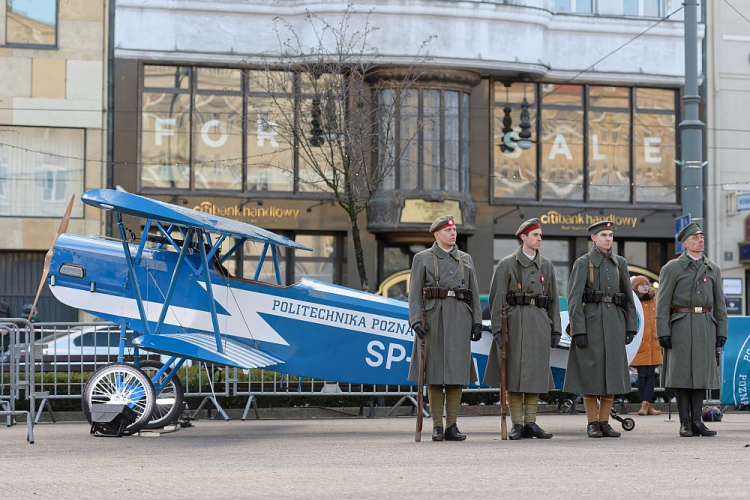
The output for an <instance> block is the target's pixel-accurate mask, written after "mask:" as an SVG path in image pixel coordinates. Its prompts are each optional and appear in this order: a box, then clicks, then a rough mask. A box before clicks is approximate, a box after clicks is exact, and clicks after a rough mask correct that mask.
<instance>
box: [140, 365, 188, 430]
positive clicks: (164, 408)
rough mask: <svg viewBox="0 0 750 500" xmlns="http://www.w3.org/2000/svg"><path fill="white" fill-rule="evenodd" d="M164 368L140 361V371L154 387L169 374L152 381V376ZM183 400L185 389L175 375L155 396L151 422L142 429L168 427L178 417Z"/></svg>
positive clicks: (169, 370)
mask: <svg viewBox="0 0 750 500" xmlns="http://www.w3.org/2000/svg"><path fill="white" fill-rule="evenodd" d="M162 366H164V364H163V363H160V362H159V361H141V366H140V368H141V371H142V372H143V373H145V374H146V375H147V376H148V378H150V379H151V382H152V383H153V384H154V386H157V385H159V383H160V382H161V381H162V380H164V379H166V378H167V375H169V373H170V372H171V369H168V370H167V371H165V372H164V374H163V375H162V376H161V377H159V379H158V380H154V376H155V375H156V374H157V373H158V372H159V370H161V367H162ZM184 398H185V389H184V388H183V386H182V381H180V378H179V377H178V376H177V375H175V376H174V377H172V380H170V381H169V383H168V384H167V385H165V386H164V388H163V389H162V390H161V392H160V393H158V394H157V395H156V407H155V408H154V413H153V414H152V415H151V420H149V422H148V423H147V424H146V425H145V426H144V429H161V428H162V427H164V426H165V425H169V424H171V423H172V422H174V421H175V420H177V417H179V416H180V412H182V408H183V400H184Z"/></svg>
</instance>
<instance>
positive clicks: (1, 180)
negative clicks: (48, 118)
mask: <svg viewBox="0 0 750 500" xmlns="http://www.w3.org/2000/svg"><path fill="white" fill-rule="evenodd" d="M0 143H2V144H3V145H2V146H0V214H1V215H2V216H10V217H61V216H62V214H63V213H65V209H66V208H67V206H68V203H69V201H70V198H71V196H73V195H74V194H80V193H82V192H83V186H84V165H85V161H86V160H85V144H86V133H85V131H84V130H81V129H64V128H45V127H10V126H6V125H0ZM38 151H41V152H38ZM82 216H83V207H82V205H81V204H80V203H76V204H74V207H73V217H82Z"/></svg>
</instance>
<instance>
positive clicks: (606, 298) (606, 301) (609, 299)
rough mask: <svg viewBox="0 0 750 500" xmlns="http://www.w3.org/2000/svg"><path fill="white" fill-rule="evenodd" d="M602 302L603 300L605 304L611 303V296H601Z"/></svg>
mask: <svg viewBox="0 0 750 500" xmlns="http://www.w3.org/2000/svg"><path fill="white" fill-rule="evenodd" d="M602 302H605V303H607V304H611V303H612V297H608V296H606V295H605V296H604V297H602Z"/></svg>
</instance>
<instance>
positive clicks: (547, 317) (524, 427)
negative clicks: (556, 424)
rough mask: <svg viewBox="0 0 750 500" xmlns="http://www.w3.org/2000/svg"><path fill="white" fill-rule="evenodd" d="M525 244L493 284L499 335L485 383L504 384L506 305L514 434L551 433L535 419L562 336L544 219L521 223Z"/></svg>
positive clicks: (539, 435)
mask: <svg viewBox="0 0 750 500" xmlns="http://www.w3.org/2000/svg"><path fill="white" fill-rule="evenodd" d="M516 237H518V238H519V239H520V240H521V246H519V247H518V249H517V250H516V251H515V252H513V253H512V254H510V255H508V256H507V257H505V258H503V259H502V260H500V262H498V263H497V266H496V267H495V272H494V274H493V275H492V284H491V285H490V306H491V307H492V333H493V334H494V336H495V342H493V344H492V347H491V350H490V356H489V360H488V362H487V370H486V371H485V375H484V383H485V384H487V385H491V386H493V387H498V386H499V384H500V345H501V335H500V334H501V323H502V312H503V308H504V307H506V305H507V324H508V345H507V365H506V366H507V376H506V382H507V390H508V402H509V406H510V417H511V420H512V422H513V428H512V429H511V432H510V434H509V437H510V439H511V440H517V439H522V438H538V439H549V438H551V437H552V434H550V433H548V432H545V431H544V430H542V429H541V428H540V427H539V426H538V425H537V424H536V413H537V403H538V401H539V395H540V394H542V393H544V394H546V393H547V392H549V390H550V389H552V388H554V382H553V380H552V373H551V371H550V367H549V366H550V351H551V349H552V348H553V347H556V346H557V344H558V343H559V342H560V336H561V334H562V333H561V328H560V301H559V300H558V297H557V280H556V279H555V267H554V266H553V265H552V263H551V262H550V261H549V259H547V258H546V257H544V256H542V254H541V253H540V251H539V249H540V246H541V244H542V225H541V222H540V221H539V219H529V220H527V221H525V222H524V223H523V224H521V226H520V227H519V228H518V231H517V232H516Z"/></svg>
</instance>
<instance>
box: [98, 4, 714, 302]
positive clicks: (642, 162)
mask: <svg viewBox="0 0 750 500" xmlns="http://www.w3.org/2000/svg"><path fill="white" fill-rule="evenodd" d="M345 8H346V3H345V2H338V1H331V0H328V1H319V2H309V1H306V2H303V1H288V2H276V3H269V2H261V1H252V0H251V1H245V0H243V1H231V0H230V1H223V2H213V3H208V2H193V1H179V2H178V1H170V0H163V1H160V2H145V3H144V2H141V1H136V0H120V1H118V2H117V9H116V30H115V51H114V53H115V62H114V66H115V89H114V91H115V127H114V129H113V135H114V170H113V175H112V177H111V179H110V181H109V182H110V186H111V187H114V186H118V185H119V186H121V187H122V188H124V189H127V190H128V191H131V192H137V193H141V194H146V195H149V196H154V197H157V198H160V199H163V200H167V201H171V202H174V203H179V204H183V205H185V206H188V207H191V208H198V209H200V210H204V211H208V212H211V213H216V214H219V215H224V216H228V217H233V218H237V219H239V220H243V221H246V222H250V223H253V224H256V225H260V226H262V227H266V228H268V229H271V230H274V231H276V232H279V233H281V234H285V235H289V236H291V237H294V238H295V239H297V240H298V241H302V242H304V243H305V244H307V245H309V246H311V247H312V248H314V251H313V252H312V254H308V255H285V256H284V259H283V273H285V277H286V282H287V283H291V282H294V281H296V280H298V279H299V278H300V277H302V276H311V277H315V278H318V279H323V280H326V281H332V282H335V283H340V284H344V285H348V286H352V287H359V278H358V274H357V272H356V264H355V262H354V258H353V247H352V244H351V238H350V237H349V222H348V219H347V216H346V214H345V213H344V211H343V210H341V209H340V208H339V207H337V206H333V204H332V203H330V198H329V197H327V196H326V195H325V193H320V192H317V191H315V190H310V189H309V188H308V185H307V184H308V183H307V182H305V181H304V180H305V178H306V175H308V174H307V172H306V170H305V168H306V167H305V165H304V162H303V161H301V160H300V158H299V157H298V154H297V153H295V150H294V148H290V147H289V145H285V144H283V143H281V142H280V141H278V140H276V139H277V138H276V137H274V134H273V128H272V127H268V126H267V124H268V116H269V113H271V110H270V109H269V106H268V102H267V100H268V96H267V95H266V94H264V93H263V92H262V91H261V89H258V88H257V86H256V85H255V84H254V81H255V75H256V74H257V72H258V71H260V69H259V68H261V67H262V65H261V62H262V60H263V58H264V57H267V56H268V54H272V53H274V51H278V38H277V34H276V32H275V31H274V19H275V18H277V17H280V18H283V19H284V21H285V22H286V23H288V26H290V27H292V28H293V29H294V31H295V33H297V35H298V36H299V37H300V38H301V39H302V41H303V42H305V41H306V42H309V43H310V44H312V43H314V41H315V40H314V33H312V32H311V30H310V26H309V23H307V21H306V20H305V17H306V15H307V13H308V12H310V13H312V14H314V15H315V16H319V17H320V18H324V19H329V20H333V19H340V18H341V13H342V12H343V11H344V10H345ZM368 13H369V14H368ZM681 14H682V13H681V2H679V1H678V0H661V1H659V0H612V1H606V2H605V1H595V0H588V1H586V0H518V1H514V2H509V1H508V2H506V1H496V2H490V1H485V2H477V1H463V2H460V1H459V2H457V1H440V0H434V1H414V2H401V1H398V2H397V1H394V0H373V1H369V2H359V3H357V4H356V7H355V10H354V11H353V12H351V16H350V18H349V21H348V22H349V24H350V25H351V29H352V30H353V31H354V30H357V29H364V26H365V24H366V23H369V25H371V26H376V27H378V28H379V29H378V30H377V31H376V32H374V33H373V34H372V36H371V39H370V45H371V46H372V47H374V48H376V49H377V53H378V54H379V56H380V57H381V58H382V60H383V61H385V62H387V63H389V65H390V66H389V67H391V69H392V71H394V72H397V71H398V68H399V67H403V66H406V65H408V64H409V62H410V61H413V60H414V57H415V56H416V55H417V54H418V52H419V50H420V47H422V46H423V42H424V41H425V40H430V42H429V43H428V44H427V46H426V51H427V52H426V54H427V58H428V59H427V62H426V63H425V65H424V69H423V71H422V73H421V75H420V76H421V78H420V80H419V81H418V82H416V84H415V86H414V90H415V91H414V92H412V93H411V94H410V97H409V99H410V100H409V102H407V103H406V108H407V109H408V110H409V112H403V113H401V114H400V115H399V116H398V117H396V121H397V123H396V124H395V126H396V127H397V130H399V131H400V132H399V133H405V134H407V135H408V134H409V131H410V130H412V131H413V130H416V129H415V127H419V125H418V124H420V123H424V122H425V120H426V119H429V123H431V125H430V126H429V127H425V128H424V129H419V130H418V133H416V134H414V135H413V136H410V137H414V141H413V143H412V144H410V145H409V148H408V151H407V154H406V155H405V156H404V158H403V159H402V160H401V162H400V164H399V165H397V166H396V168H395V169H394V171H393V172H392V173H391V174H390V175H389V176H388V178H387V179H386V182H385V186H384V189H383V190H382V191H381V193H380V195H379V196H378V197H376V198H375V199H374V200H373V201H372V202H371V204H370V206H369V209H368V211H367V213H366V214H365V215H363V219H362V223H363V226H364V227H366V228H367V231H365V232H364V233H363V236H362V237H363V242H364V245H365V256H366V259H365V260H366V262H367V269H368V276H369V277H370V282H371V283H372V282H373V281H377V282H378V283H379V282H381V281H382V280H384V279H385V278H387V277H388V276H390V275H392V274H393V273H396V272H399V271H402V270H405V269H408V268H409V266H410V262H411V258H412V256H413V255H414V254H415V253H416V252H418V251H420V250H422V249H423V248H425V247H426V245H429V244H430V242H431V240H432V236H431V235H430V234H427V232H426V231H427V228H428V227H429V223H430V222H431V221H432V220H433V219H434V217H436V216H437V215H440V214H444V213H451V214H453V215H454V216H456V219H457V222H458V226H459V232H460V235H461V236H460V240H459V245H460V246H461V247H462V248H464V249H466V250H468V251H469V252H470V253H471V254H472V255H473V257H474V261H475V262H476V265H477V267H478V268H479V269H478V271H479V272H478V275H479V276H486V277H489V276H490V275H491V272H492V268H493V266H494V263H495V262H497V261H498V260H499V259H500V258H502V257H503V256H505V255H507V254H508V253H510V252H511V251H512V250H513V249H514V248H515V246H516V244H517V243H516V240H515V238H514V237H513V234H514V233H515V230H516V229H517V227H518V225H519V223H520V222H521V221H523V220H524V219H526V218H530V217H539V218H540V219H541V220H542V222H543V223H544V233H545V239H546V242H545V245H544V247H543V251H544V252H545V253H546V255H547V257H549V258H550V259H551V260H552V261H553V262H554V263H555V265H556V266H557V275H558V279H559V280H560V281H561V285H562V286H561V290H565V289H566V287H567V277H568V274H569V271H570V268H571V266H572V263H573V261H574V260H575V258H576V257H577V256H579V255H580V254H582V253H584V252H585V251H587V249H588V242H589V238H588V233H587V232H586V227H587V226H588V225H590V224H591V223H593V222H595V221H597V220H601V219H603V218H611V219H613V220H614V221H615V222H616V223H617V225H618V230H617V232H616V248H617V251H618V253H620V254H622V255H624V256H626V257H627V259H628V261H629V262H630V263H631V264H632V265H633V266H636V267H637V268H638V269H637V270H636V272H647V273H649V272H650V273H651V274H652V275H658V272H659V270H660V268H661V266H662V265H663V264H664V263H665V262H666V261H667V260H668V259H669V258H672V257H673V256H674V235H673V233H674V217H676V216H678V215H680V214H681V211H682V201H681V192H680V189H679V188H678V186H679V184H680V179H679V172H678V170H677V167H676V165H675V161H676V160H679V150H680V148H679V136H678V134H677V129H676V127H677V124H678V123H679V122H680V120H681V116H680V108H681V100H680V98H681V93H680V89H681V87H682V84H683V80H684V56H683V53H684V49H683V24H682V22H681V19H682V15H681ZM665 17H666V18H667V19H665V20H662V21H660V19H661V18H665ZM701 33H702V31H701ZM700 38H701V39H702V34H701V37H700ZM298 88H300V87H299V86H292V87H290V89H291V90H290V91H289V94H288V95H285V96H284V98H285V99H288V100H289V102H290V103H292V104H293V103H295V102H298V100H299V99H301V98H303V96H301V95H298V94H297V93H296V92H298V91H297V90H295V89H298ZM526 113H527V115H525V114H526ZM522 115H524V116H522ZM522 124H523V125H524V128H521V125H522ZM524 130H528V132H529V133H530V137H529V141H528V142H527V143H526V144H524V146H528V148H526V149H524V148H521V147H520V145H521V142H519V137H520V133H521V132H522V131H524ZM257 258H258V249H257V248H254V247H252V246H251V245H249V244H248V245H246V247H245V248H244V249H243V252H242V253H241V255H240V256H239V257H238V259H237V261H236V262H233V263H231V265H230V271H232V272H233V273H236V274H238V275H246V276H247V275H248V273H249V272H252V271H254V264H255V262H257ZM374 278H376V279H374ZM480 288H481V289H482V290H487V289H488V288H489V279H487V280H486V282H483V283H480ZM400 291H403V290H400ZM400 291H399V290H394V291H392V292H391V295H396V296H397V295H398V294H399V292H400Z"/></svg>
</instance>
